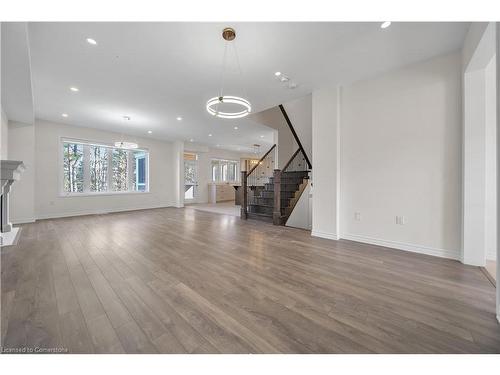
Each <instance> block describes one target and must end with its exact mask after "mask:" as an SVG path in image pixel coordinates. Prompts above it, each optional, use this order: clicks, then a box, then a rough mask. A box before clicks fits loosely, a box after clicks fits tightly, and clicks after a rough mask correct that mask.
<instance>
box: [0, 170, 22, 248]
mask: <svg viewBox="0 0 500 375" xmlns="http://www.w3.org/2000/svg"><path fill="white" fill-rule="evenodd" d="M25 169H26V167H25V166H24V163H23V162H22V161H18V160H2V161H1V165H0V170H1V176H0V177H1V185H0V186H1V194H2V198H1V206H2V210H1V227H0V232H1V236H2V238H1V245H2V246H7V245H11V244H12V243H13V242H14V241H15V239H16V236H17V231H18V228H13V227H12V224H11V222H10V218H9V193H10V189H11V186H12V184H13V183H14V181H17V180H19V179H20V178H21V173H22V172H23V171H24V170H25Z"/></svg>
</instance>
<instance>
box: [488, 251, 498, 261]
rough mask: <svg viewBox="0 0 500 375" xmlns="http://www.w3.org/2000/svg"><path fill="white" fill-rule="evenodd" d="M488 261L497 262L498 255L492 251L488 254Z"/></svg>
mask: <svg viewBox="0 0 500 375" xmlns="http://www.w3.org/2000/svg"><path fill="white" fill-rule="evenodd" d="M486 259H487V260H496V259H497V254H496V253H495V252H494V251H490V252H488V253H486Z"/></svg>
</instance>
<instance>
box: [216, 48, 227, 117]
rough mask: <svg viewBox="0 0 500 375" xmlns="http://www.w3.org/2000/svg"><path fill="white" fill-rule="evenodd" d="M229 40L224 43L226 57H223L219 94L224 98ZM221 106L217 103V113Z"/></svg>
mask: <svg viewBox="0 0 500 375" xmlns="http://www.w3.org/2000/svg"><path fill="white" fill-rule="evenodd" d="M227 43H228V42H227V40H226V41H225V43H224V56H223V57H222V70H221V72H220V80H219V81H220V92H219V97H222V96H224V83H225V80H224V79H225V76H224V71H225V70H226V55H227ZM219 104H220V102H217V105H216V106H215V111H216V112H219Z"/></svg>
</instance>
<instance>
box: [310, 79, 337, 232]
mask: <svg viewBox="0 0 500 375" xmlns="http://www.w3.org/2000/svg"><path fill="white" fill-rule="evenodd" d="M340 98H341V90H340V87H332V88H329V89H323V90H319V91H315V92H313V94H312V159H313V160H314V165H313V172H312V232H311V234H312V235H313V236H316V237H323V238H329V239H338V238H339V237H340V215H339V212H340Z"/></svg>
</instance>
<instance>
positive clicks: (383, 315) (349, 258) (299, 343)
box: [1, 208, 500, 353]
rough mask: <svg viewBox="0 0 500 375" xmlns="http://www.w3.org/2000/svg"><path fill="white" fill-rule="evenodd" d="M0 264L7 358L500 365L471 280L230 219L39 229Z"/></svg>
mask: <svg viewBox="0 0 500 375" xmlns="http://www.w3.org/2000/svg"><path fill="white" fill-rule="evenodd" d="M1 260H2V265H1V266H2V296H1V297H2V327H1V335H2V347H3V348H4V350H5V351H8V350H10V349H12V348H23V347H28V348H32V349H34V348H36V347H39V348H44V350H45V351H47V350H58V349H57V348H60V350H59V351H63V352H64V351H65V349H67V350H68V351H69V352H72V353H93V352H96V353H123V352H125V353H500V326H499V325H498V323H497V321H496V318H495V299H494V298H495V289H494V287H493V286H492V285H491V283H490V282H489V281H488V280H487V279H486V277H485V275H484V274H483V273H482V272H481V270H480V269H479V268H477V267H469V266H464V265H462V264H460V263H459V262H456V261H452V260H446V259H439V258H434V257H430V256H425V255H419V254H412V253H408V252H403V251H399V250H392V249H387V248H382V247H377V246H371V245H364V244H359V243H355V242H351V241H344V240H341V241H330V240H324V239H319V238H312V237H310V235H309V233H308V232H306V231H302V230H299V229H292V228H285V227H278V226H273V225H270V224H266V223H262V222H254V221H246V222H245V221H241V220H240V219H239V218H237V217H232V216H226V215H219V214H213V213H209V212H203V211H198V210H193V209H175V208H167V209H156V210H146V211H135V212H129V213H116V214H108V215H97V216H85V217H76V218H66V219H58V220H43V221H39V222H36V223H35V224H28V225H24V226H23V232H22V234H21V238H20V241H19V244H18V246H17V247H8V248H3V249H2V254H1ZM51 348H56V349H51Z"/></svg>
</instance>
